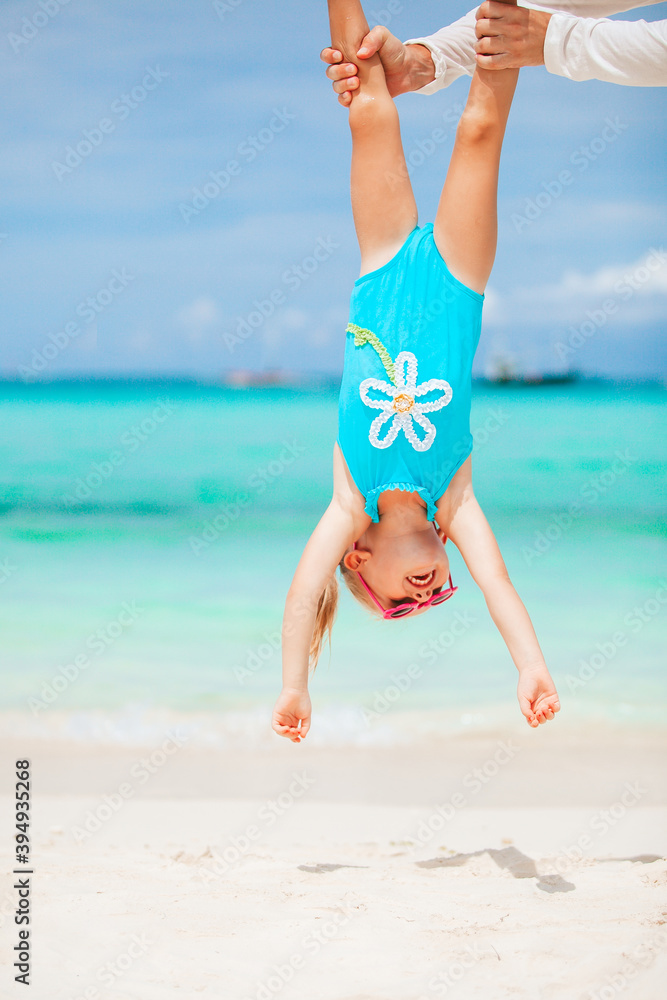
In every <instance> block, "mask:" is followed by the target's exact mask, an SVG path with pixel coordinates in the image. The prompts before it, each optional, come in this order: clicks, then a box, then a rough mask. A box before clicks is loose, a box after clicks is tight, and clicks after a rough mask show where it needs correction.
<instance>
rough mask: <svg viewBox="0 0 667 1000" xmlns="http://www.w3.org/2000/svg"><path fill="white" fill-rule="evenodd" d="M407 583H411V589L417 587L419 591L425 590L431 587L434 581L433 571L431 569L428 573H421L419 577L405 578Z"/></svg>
mask: <svg viewBox="0 0 667 1000" xmlns="http://www.w3.org/2000/svg"><path fill="white" fill-rule="evenodd" d="M406 580H407V581H408V583H411V584H412V586H413V587H418V588H419V589H420V590H425V589H426V588H427V587H431V586H432V585H433V583H434V581H435V570H434V569H432V570H431V571H430V572H429V573H422V574H421V576H408V577H406Z"/></svg>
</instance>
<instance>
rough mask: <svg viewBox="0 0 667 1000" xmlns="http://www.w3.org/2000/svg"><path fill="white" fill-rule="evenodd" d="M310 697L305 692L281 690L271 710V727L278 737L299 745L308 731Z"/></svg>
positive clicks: (288, 689)
mask: <svg viewBox="0 0 667 1000" xmlns="http://www.w3.org/2000/svg"><path fill="white" fill-rule="evenodd" d="M310 713H311V705H310V695H309V694H308V691H307V690H303V691H301V690H295V689H293V688H283V690H282V691H281V692H280V696H279V698H278V700H277V702H276V704H275V707H274V709H273V717H272V720H271V727H272V729H273V731H274V732H275V733H278V736H286V737H287V739H288V740H291V741H292V743H300V742H301V740H302V739H304V738H305V735H306V733H307V732H308V730H309V729H310Z"/></svg>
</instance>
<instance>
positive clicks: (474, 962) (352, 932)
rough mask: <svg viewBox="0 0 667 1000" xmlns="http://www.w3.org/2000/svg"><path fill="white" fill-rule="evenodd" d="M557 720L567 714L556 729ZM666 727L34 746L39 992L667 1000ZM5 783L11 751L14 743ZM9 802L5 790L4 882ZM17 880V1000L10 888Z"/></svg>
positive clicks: (6, 949)
mask: <svg viewBox="0 0 667 1000" xmlns="http://www.w3.org/2000/svg"><path fill="white" fill-rule="evenodd" d="M559 721H560V720H559ZM665 742H666V741H665V737H664V735H660V734H656V733H651V732H646V733H643V734H642V733H640V732H638V731H637V730H627V731H620V730H616V731H612V730H608V731H605V730H602V729H598V730H596V731H593V732H591V733H588V734H586V733H582V732H574V731H573V730H572V729H568V727H567V726H566V725H563V726H561V727H560V728H558V727H557V726H552V727H550V728H549V729H544V728H543V729H541V730H540V731H538V732H532V731H530V730H528V729H527V728H526V731H523V730H522V729H521V728H519V727H518V726H517V727H516V728H513V729H510V730H506V731H504V732H498V733H486V734H484V735H482V734H472V733H471V734H469V735H463V736H451V737H448V738H442V739H440V740H438V739H434V738H429V739H425V740H423V741H422V742H419V743H415V744H413V745H409V746H403V747H387V748H377V747H376V748H365V749H360V748H356V747H343V748H341V747H322V746H315V745H312V746H308V745H306V744H305V743H304V744H302V745H299V746H294V745H292V744H289V743H287V742H285V743H283V742H280V741H279V740H278V739H277V738H276V743H275V745H272V744H271V745H269V747H268V748H267V749H255V750H250V749H240V750H206V749H202V748H200V747H196V746H187V747H183V748H181V749H180V750H179V751H178V753H174V754H173V756H171V757H170V758H169V759H167V757H169V755H168V754H165V753H164V752H162V753H160V751H156V750H155V748H154V747H145V748H141V747H137V746H131V747H129V746H126V747H118V746H115V747H112V746H110V745H102V744H97V745H95V744H92V745H91V744H81V743H79V744H76V743H67V742H53V741H39V740H32V741H30V744H29V746H27V745H26V742H25V741H22V746H21V754H22V755H24V756H26V757H28V758H30V760H31V761H32V773H33V806H34V816H33V866H34V874H33V875H32V889H33V894H32V899H31V905H32V922H31V949H32V971H31V980H32V985H31V987H30V996H31V997H32V998H33V1000H79V998H86V1000H101V998H104V1000H163V998H167V997H183V998H188V1000H190V998H195V997H215V998H220V1000H223V998H224V1000H251V998H253V1000H254V998H259V1000H268V998H274V997H281V998H283V997H284V998H286V1000H292V998H296V997H297V996H298V997H304V996H308V997H312V998H313V1000H420V998H422V997H423V998H429V997H433V998H435V997H440V996H451V997H455V998H458V997H460V998H484V1000H504V998H510V997H511V998H526V1000H528V998H530V1000H552V998H558V1000H560V998H562V1000H584V998H586V1000H588V998H592V997H595V998H598V997H599V998H600V1000H608V998H612V997H616V996H619V997H623V998H624V1000H625V998H627V1000H661V998H663V997H664V995H665V993H664V983H665V981H666V978H667V862H666V861H665V860H664V858H665V854H666V853H667V796H666V794H665V793H666V789H665V783H664V777H663V773H664V759H665V758H664V751H665ZM2 749H3V753H2V755H1V759H2V761H3V765H2V767H3V771H4V779H5V780H4V781H3V787H4V788H5V789H8V788H9V787H10V785H11V782H12V780H13V779H12V774H11V771H12V764H11V762H12V761H13V758H14V757H15V752H16V741H14V740H13V741H12V743H11V745H10V744H7V743H5V744H4V745H3V748H2ZM12 814H13V803H12V801H11V799H9V797H8V796H6V795H5V796H3V805H2V817H3V822H2V848H3V852H2V853H3V869H4V871H7V870H8V868H10V867H11V865H12V863H13V861H12V857H11V854H10V851H9V848H10V846H11V838H12V835H13V832H12V829H11V820H12ZM12 878H13V876H9V875H5V876H4V880H3V881H4V884H3V888H2V896H1V898H2V940H3V947H2V962H3V965H4V966H5V968H4V969H3V973H2V974H3V978H4V979H5V982H6V983H8V985H7V986H6V988H5V989H6V991H5V989H3V996H14V995H16V996H20V995H23V993H22V992H21V991H22V986H21V985H20V984H14V983H12V982H11V979H12V978H13V972H12V970H10V969H9V966H10V965H11V962H12V959H10V958H9V956H10V955H11V954H12V951H11V949H12V947H13V945H14V944H15V943H16V940H17V928H16V927H15V925H14V923H13V911H14V909H15V906H16V890H15V889H13V888H12V885H13V882H12Z"/></svg>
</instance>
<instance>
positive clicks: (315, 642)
mask: <svg viewBox="0 0 667 1000" xmlns="http://www.w3.org/2000/svg"><path fill="white" fill-rule="evenodd" d="M344 560H345V556H343V558H342V559H341V561H340V563H339V564H338V569H339V570H340V575H341V576H342V578H343V580H344V581H345V584H346V586H347V589H348V590H349V591H350V593H351V594H352V596H353V597H356V599H357V600H358V601H359V603H360V604H363V605H364V607H365V608H367V609H368V611H370V612H371V613H372V614H374V615H376V616H377V617H379V616H380V613H379V611H378V609H377V607H376V606H375V604H373V602H372V600H371V599H370V597H369V596H368V594H367V593H366V591H365V590H364V587H363V585H362V584H361V582H360V580H359V574H358V573H355V572H354V571H353V570H350V569H348V568H347V566H346V565H345V561H344ZM338 591H339V588H338V580H337V579H336V574H335V573H334V575H333V576H332V577H331V579H330V580H329V582H328V583H327V585H326V587H325V588H324V591H323V592H322V596H321V597H320V600H319V602H318V605H317V613H316V617H315V628H314V629H313V637H312V639H311V640H310V656H309V664H310V667H311V670H314V669H315V667H316V666H317V661H318V660H319V658H320V656H321V654H322V647H323V645H324V643H325V641H326V640H327V639H328V641H329V648H331V631H332V629H333V623H334V621H335V620H336V612H337V611H338Z"/></svg>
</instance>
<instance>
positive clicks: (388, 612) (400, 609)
mask: <svg viewBox="0 0 667 1000" xmlns="http://www.w3.org/2000/svg"><path fill="white" fill-rule="evenodd" d="M356 547H357V543H356V542H354V544H353V545H352V550H353V551H354V550H355V549H356ZM357 576H358V577H359V579H360V580H361V582H362V584H363V586H364V589H365V590H366V593H367V594H368V595H369V597H370V598H371V599H372V600H373V601H374V602H375V605H376V606H377V607H378V608H379V609H380V611H381V612H382V615H383V617H384V618H405V616H406V615H411V614H412V612H413V611H421V610H422V608H430V607H431V605H432V604H434V605H435V604H444V602H445V601H448V600H449V598H450V597H451V596H452V595H453V594H454V593H455V592H456V591H457V590H458V589H459V588H458V587H455V586H454V584H453V583H452V574H451V573H450V574H449V585H448V587H447V589H446V590H441V591H440V593H439V594H432V595H431V596H430V597H429V599H428V601H424V602H423V603H422V604H413V603H411V604H399V605H398V606H397V607H395V608H388V609H387V608H383V607H382V605H381V604H380V602H379V601H378V599H377V597H376V596H375V594H374V593H373V591H372V590H371V588H370V587H369V586H368V584H367V583H366V581H365V580H364V578H363V576H362V575H361V573H360V572H359V571H358V570H357Z"/></svg>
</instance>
